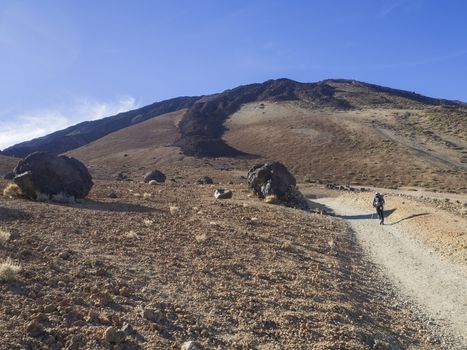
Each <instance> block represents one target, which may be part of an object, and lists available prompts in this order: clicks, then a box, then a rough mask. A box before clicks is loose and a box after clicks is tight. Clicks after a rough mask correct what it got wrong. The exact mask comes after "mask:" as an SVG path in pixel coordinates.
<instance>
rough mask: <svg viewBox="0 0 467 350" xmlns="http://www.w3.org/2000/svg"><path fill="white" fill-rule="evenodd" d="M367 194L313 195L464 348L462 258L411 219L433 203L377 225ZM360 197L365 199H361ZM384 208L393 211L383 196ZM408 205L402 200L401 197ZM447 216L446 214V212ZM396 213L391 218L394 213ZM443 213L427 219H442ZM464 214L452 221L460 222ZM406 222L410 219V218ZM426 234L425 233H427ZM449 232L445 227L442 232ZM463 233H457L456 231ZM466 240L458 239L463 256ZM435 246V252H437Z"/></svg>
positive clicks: (466, 306)
mask: <svg viewBox="0 0 467 350" xmlns="http://www.w3.org/2000/svg"><path fill="white" fill-rule="evenodd" d="M369 196H370V194H363V193H361V194H352V195H350V194H346V195H341V196H339V197H326V198H319V199H313V202H317V203H320V204H322V205H325V206H326V207H328V208H330V209H332V210H333V211H334V213H335V214H336V216H337V217H340V218H341V219H343V220H345V221H347V222H348V223H349V225H350V226H351V228H352V230H353V231H354V233H355V235H356V238H357V241H358V242H359V244H361V246H362V247H363V248H364V250H365V251H366V252H367V254H368V255H369V256H370V257H371V259H372V260H373V261H374V262H375V263H376V264H377V265H379V266H380V267H382V269H383V272H384V273H385V275H386V276H387V277H388V278H389V279H390V281H392V282H393V284H394V285H395V287H396V289H397V290H399V291H400V294H401V295H402V297H403V298H404V299H408V300H409V301H414V302H415V303H416V304H417V305H418V308H419V309H420V310H421V311H422V312H423V313H424V314H425V316H426V317H428V318H429V319H432V320H433V321H435V323H436V324H438V325H440V326H441V328H442V331H443V333H444V335H450V336H454V337H455V338H457V339H456V341H455V342H456V343H459V349H466V348H467V273H466V269H465V266H463V264H462V262H456V261H455V260H454V261H453V260H451V259H448V258H447V257H446V256H443V254H442V252H440V251H439V250H438V249H436V250H435V249H432V247H430V246H428V245H427V244H426V241H425V242H424V241H423V236H424V234H425V233H424V232H423V227H420V225H414V224H413V222H415V221H419V222H423V220H426V218H428V217H429V216H430V215H431V214H432V213H433V214H434V215H440V213H439V211H437V212H436V211H435V210H433V208H429V207H426V208H425V207H423V206H421V205H419V207H418V208H417V209H418V213H414V214H412V215H410V216H408V217H406V220H405V221H404V219H398V217H397V215H389V217H387V218H386V219H385V225H383V226H381V225H379V220H378V219H377V216H376V214H374V215H373V210H372V208H371V199H370V198H366V197H369ZM363 199H364V200H363ZM386 202H387V209H388V212H389V213H394V212H397V210H398V208H397V207H394V203H393V206H391V199H389V200H386ZM401 203H403V204H406V205H407V204H408V203H407V202H401ZM446 215H449V214H448V213H446ZM394 216H395V218H394ZM445 219H446V218H442V219H441V218H436V217H435V218H431V220H440V221H441V220H443V222H446V220H445ZM464 220H465V219H464V218H458V219H455V220H453V222H454V223H455V224H458V225H464V226H463V228H462V227H461V230H462V229H463V230H464V231H465V221H464ZM411 221H413V222H412V223H411ZM427 234H428V233H427ZM447 234H448V232H447V231H446V235H447ZM461 235H462V233H461ZM463 248H465V245H464V243H462V244H461V251H462V254H464V256H465V249H463ZM437 250H438V251H437Z"/></svg>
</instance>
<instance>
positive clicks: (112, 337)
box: [104, 327, 125, 344]
mask: <svg viewBox="0 0 467 350" xmlns="http://www.w3.org/2000/svg"><path fill="white" fill-rule="evenodd" d="M104 339H105V340H106V341H108V342H109V343H111V344H119V343H122V342H124V341H125V333H123V332H122V331H117V330H116V329H115V328H113V327H108V328H107V329H106V330H105V332H104Z"/></svg>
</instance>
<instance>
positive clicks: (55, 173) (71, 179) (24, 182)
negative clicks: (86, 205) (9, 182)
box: [14, 152, 94, 201]
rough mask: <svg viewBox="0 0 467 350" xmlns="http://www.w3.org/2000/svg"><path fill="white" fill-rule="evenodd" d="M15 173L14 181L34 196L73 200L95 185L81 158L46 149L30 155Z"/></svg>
mask: <svg viewBox="0 0 467 350" xmlns="http://www.w3.org/2000/svg"><path fill="white" fill-rule="evenodd" d="M14 172H15V174H16V176H15V178H14V181H15V183H16V184H17V185H18V186H19V187H20V188H21V190H22V191H23V193H24V194H25V195H26V196H27V197H29V198H31V199H40V200H48V199H52V200H58V201H73V200H75V199H77V198H84V197H86V196H87V194H88V193H89V191H91V188H92V186H93V184H94V183H93V182H92V177H91V175H90V174H89V171H88V169H87V168H86V166H85V165H84V164H83V163H81V162H80V161H79V160H77V159H75V158H69V157H67V156H55V155H52V154H50V153H46V152H36V153H32V154H30V155H29V156H27V157H26V158H25V159H23V160H21V161H20V162H19V163H18V165H17V166H16V168H15V170H14Z"/></svg>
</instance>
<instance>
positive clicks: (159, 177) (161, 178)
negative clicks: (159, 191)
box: [144, 170, 166, 182]
mask: <svg viewBox="0 0 467 350" xmlns="http://www.w3.org/2000/svg"><path fill="white" fill-rule="evenodd" d="M165 179H166V177H165V175H164V173H162V172H160V171H159V170H153V171H150V172H148V173H146V175H144V182H149V181H152V180H155V181H157V182H165Z"/></svg>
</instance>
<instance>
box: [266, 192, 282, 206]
mask: <svg viewBox="0 0 467 350" xmlns="http://www.w3.org/2000/svg"><path fill="white" fill-rule="evenodd" d="M264 201H265V202H266V203H269V204H277V203H279V199H278V198H277V196H276V195H275V194H271V195H268V196H266V197H264Z"/></svg>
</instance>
